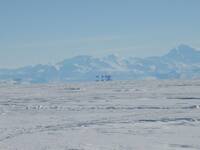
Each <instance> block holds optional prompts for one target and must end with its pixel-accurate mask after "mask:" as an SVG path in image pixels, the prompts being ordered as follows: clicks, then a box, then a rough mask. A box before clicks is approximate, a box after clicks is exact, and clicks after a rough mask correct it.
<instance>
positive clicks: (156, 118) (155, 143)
mask: <svg viewBox="0 0 200 150" xmlns="http://www.w3.org/2000/svg"><path fill="white" fill-rule="evenodd" d="M199 113H200V81H198V80H191V81H180V80H177V81H176V80H174V81H156V80H155V81H154V80H146V81H126V82H125V81H123V82H120V81H118V82H114V81H112V82H96V83H95V82H90V83H89V82H88V83H70V84H30V85H29V84H27V85H15V84H6V83H2V84H1V86H0V150H186V149H187V150H199V149H200V142H199V141H200V115H199Z"/></svg>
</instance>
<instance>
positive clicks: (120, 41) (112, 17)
mask: <svg viewBox="0 0 200 150" xmlns="http://www.w3.org/2000/svg"><path fill="white" fill-rule="evenodd" d="M199 8H200V0H0V68H7V67H19V66H24V65H30V64H38V63H43V64H47V63H55V62H58V61H61V60H62V59H64V58H69V57H72V56H75V55H94V56H103V55H107V54H111V53H118V54H119V55H122V56H130V55H131V56H137V57H146V56H151V55H162V54H164V53H166V52H167V51H168V50H169V49H171V48H173V47H175V46H177V45H179V44H182V43H183V44H189V45H191V46H193V47H196V48H200V40H199V39H200V19H199V18H200V9H199Z"/></svg>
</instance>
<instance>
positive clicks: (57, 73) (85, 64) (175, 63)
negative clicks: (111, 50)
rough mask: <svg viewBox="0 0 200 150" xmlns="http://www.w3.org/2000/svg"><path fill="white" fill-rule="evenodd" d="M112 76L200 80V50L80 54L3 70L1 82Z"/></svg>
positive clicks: (125, 78) (118, 78)
mask: <svg viewBox="0 0 200 150" xmlns="http://www.w3.org/2000/svg"><path fill="white" fill-rule="evenodd" d="M101 73H109V75H112V76H113V79H115V80H123V79H124V80H132V79H146V78H149V77H150V78H157V79H179V78H200V51H198V50H196V49H194V48H192V47H190V46H188V45H185V44H181V45H179V46H177V47H176V48H174V49H172V50H171V51H169V53H167V54H166V55H164V56H161V57H159V56H157V57H147V58H134V57H128V58H123V57H121V56H120V55H117V54H112V55H108V56H106V57H101V58H98V57H93V56H89V55H79V56H75V57H72V58H68V59H65V60H63V61H61V62H60V63H57V64H55V65H35V66H29V67H23V68H19V69H16V70H9V69H7V70H6V69H4V70H3V69H1V70H0V80H13V79H14V80H15V79H20V81H28V82H33V83H41V82H51V81H86V80H93V81H94V80H95V77H96V75H98V74H101Z"/></svg>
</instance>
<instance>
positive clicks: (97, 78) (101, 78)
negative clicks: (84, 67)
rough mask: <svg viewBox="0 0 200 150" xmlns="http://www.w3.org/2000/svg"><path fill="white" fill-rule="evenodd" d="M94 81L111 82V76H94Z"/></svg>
mask: <svg viewBox="0 0 200 150" xmlns="http://www.w3.org/2000/svg"><path fill="white" fill-rule="evenodd" d="M96 81H97V82H99V81H112V76H111V75H107V74H101V75H96Z"/></svg>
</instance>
